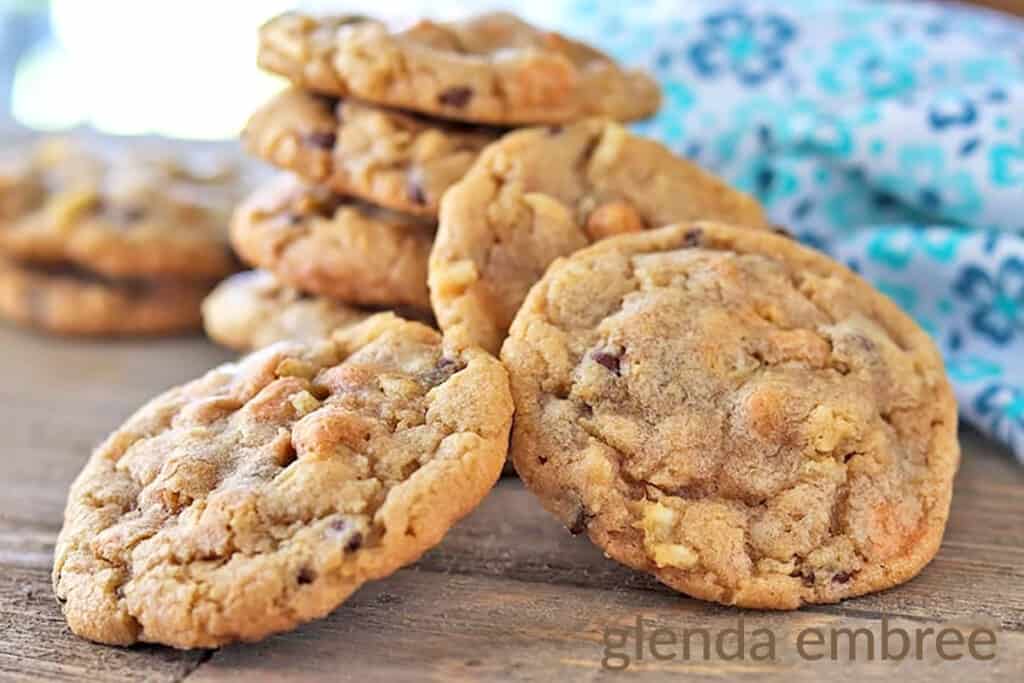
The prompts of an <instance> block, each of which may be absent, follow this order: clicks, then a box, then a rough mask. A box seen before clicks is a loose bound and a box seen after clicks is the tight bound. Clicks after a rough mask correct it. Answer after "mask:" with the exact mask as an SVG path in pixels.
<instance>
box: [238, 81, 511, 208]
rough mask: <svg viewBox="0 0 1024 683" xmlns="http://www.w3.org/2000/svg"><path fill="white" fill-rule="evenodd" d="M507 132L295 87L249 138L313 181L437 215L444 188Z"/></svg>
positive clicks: (253, 147)
mask: <svg viewBox="0 0 1024 683" xmlns="http://www.w3.org/2000/svg"><path fill="white" fill-rule="evenodd" d="M501 133H502V129H500V128H488V127H484V126H471V125H465V124H458V123H454V122H446V121H441V120H437V119H427V118H425V117H421V116H414V115H411V114H406V113H400V112H397V111H394V110H389V109H380V108H377V107H373V106H370V105H366V104H363V103H362V102H358V101H355V100H335V99H331V98H327V97H323V96H318V95H314V94H311V93H308V92H305V91H302V90H299V89H297V88H293V89H290V90H286V91H285V92H283V93H281V94H279V95H277V96H276V97H274V98H273V99H272V100H271V101H270V102H268V103H267V104H265V105H264V106H263V107H261V108H260V109H259V110H258V111H257V112H256V113H255V114H253V116H252V117H251V118H250V119H249V123H248V125H247V126H246V128H245V132H244V134H243V139H244V141H245V143H246V146H247V147H248V149H249V150H250V151H251V152H252V153H253V154H255V155H256V156H258V157H260V158H262V159H264V160H266V161H269V162H270V163H272V164H275V165H276V166H278V167H280V168H283V169H285V170H289V171H293V172H295V173H296V174H298V175H299V176H301V177H302V178H303V179H304V180H306V181H307V182H310V183H314V184H317V185H323V186H325V187H327V188H330V189H332V190H334V191H336V192H338V193H340V194H346V195H351V196H355V197H359V198H361V199H364V200H366V201H367V202H369V203H372V204H376V205H378V206H382V207H386V208H390V209H395V210H398V211H404V212H406V213H410V214H416V215H420V216H433V217H436V216H437V209H438V205H439V203H440V201H441V195H442V194H444V191H445V190H447V189H448V188H449V187H450V186H451V185H452V184H453V183H455V182H456V181H457V180H459V179H460V178H462V176H463V175H464V174H465V172H466V171H467V170H468V169H469V167H470V166H471V165H472V164H473V162H474V161H475V160H476V157H477V155H478V154H479V153H480V151H481V150H482V149H483V148H484V147H485V146H487V145H488V144H489V143H491V142H493V141H494V140H496V139H497V138H498V137H499V136H500V135H501Z"/></svg>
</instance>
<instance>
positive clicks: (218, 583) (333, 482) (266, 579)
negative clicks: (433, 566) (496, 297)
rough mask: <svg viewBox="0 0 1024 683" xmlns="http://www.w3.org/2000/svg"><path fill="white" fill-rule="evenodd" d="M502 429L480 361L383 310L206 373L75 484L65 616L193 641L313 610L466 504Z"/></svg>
mask: <svg viewBox="0 0 1024 683" xmlns="http://www.w3.org/2000/svg"><path fill="white" fill-rule="evenodd" d="M511 419H512V401H511V397H510V395H509V389H508V378H507V375H506V373H505V370H504V368H503V367H502V366H501V364H500V363H499V362H498V361H497V360H496V359H494V358H493V357H491V356H489V355H487V354H485V353H483V352H482V351H480V350H478V349H469V350H464V349H456V348H453V347H451V346H449V345H447V344H446V343H445V342H443V341H442V339H441V336H440V335H439V334H438V333H437V332H435V331H434V330H432V329H430V328H429V327H426V326H425V325H421V324H419V323H413V322H407V321H403V320H401V319H399V318H397V317H395V316H393V315H390V314H382V315H378V316H374V317H372V318H370V319H368V320H366V321H364V322H363V323H361V324H359V325H356V326H354V327H349V328H346V329H344V330H342V331H339V332H338V333H336V334H335V336H334V337H333V339H332V340H331V341H329V342H324V343H320V344H316V345H305V344H300V343H293V342H282V343H280V344H275V345H273V346H269V347H267V348H265V349H263V350H261V351H258V352H256V353H255V354H253V355H250V356H248V357H246V358H243V359H242V360H240V361H239V362H238V363H235V364H229V365H225V366H222V367H220V368H217V369H215V370H212V371H211V372H209V373H208V374H207V375H206V376H204V377H202V378H200V379H198V380H195V381H193V382H191V383H189V384H185V385H184V386H181V387H178V388H175V389H172V390H170V391H168V392H167V393H165V394H163V395H162V396H159V397H158V398H155V399H154V400H152V401H151V402H150V403H149V404H148V405H146V406H144V407H143V408H142V409H140V410H139V411H138V412H137V413H136V414H135V415H134V416H132V417H131V418H129V419H128V421H127V422H126V423H125V424H124V425H123V426H122V427H121V428H119V429H118V430H117V431H115V432H114V433H113V434H112V435H111V436H110V437H109V438H108V439H107V440H106V441H105V442H104V443H103V444H102V445H100V446H99V448H98V449H97V450H96V451H95V452H94V453H93V455H92V457H91V459H90V460H89V462H88V463H87V464H86V466H85V469H84V470H83V471H82V473H81V474H80V475H79V476H78V478H77V479H76V480H75V482H74V484H73V485H72V487H71V492H70V494H69V500H68V504H67V508H66V511H65V517H64V528H63V529H62V530H61V533H60V536H59V537H58V540H57V545H56V549H55V553H54V556H55V557H54V568H53V585H54V591H55V593H56V596H57V599H58V601H59V602H60V603H61V605H62V608H63V611H64V616H65V618H66V619H67V622H68V625H69V626H70V627H71V630H72V631H74V632H75V633H76V634H78V635H80V636H82V637H85V638H89V639H90V640H95V641H99V642H103V643H111V644H118V645H127V644H130V643H134V642H139V641H144V642H154V643H164V644H167V645H172V646H174V647H179V648H190V647H216V646H219V645H223V644H225V643H229V642H232V641H239V640H241V641H253V640H258V639H260V638H263V637H264V636H267V635H269V634H271V633H275V632H279V631H284V630H288V629H291V628H294V627H295V626H297V625H299V624H301V623H303V622H306V621H310V620H312V619H317V618H320V617H322V616H324V615H326V614H327V613H328V612H330V611H331V610H333V609H334V608H335V607H337V606H338V604H340V603H341V602H342V601H344V600H345V599H346V598H347V597H348V596H349V595H350V594H351V593H352V592H353V591H355V590H356V589H357V588H358V587H359V586H360V585H362V584H363V583H365V582H366V581H369V580H372V579H377V578H381V577H384V576H387V575H388V574H390V573H392V572H394V571H395V570H396V569H398V568H399V567H401V566H403V565H406V564H409V563H411V562H414V561H415V560H416V559H417V558H419V556H420V555H421V554H422V553H423V552H424V551H426V550H427V549H428V548H430V547H432V546H434V545H436V544H437V543H438V542H439V541H440V540H441V538H442V537H443V536H444V534H445V532H446V531H447V530H448V529H449V528H450V527H451V526H452V524H454V523H455V522H456V521H457V520H459V519H460V518H461V517H463V516H464V515H466V514H467V513H468V512H469V511H470V510H472V509H473V508H474V507H475V506H476V505H477V504H478V503H479V502H480V500H481V499H482V498H483V497H484V496H485V495H486V493H487V492H488V490H489V489H490V488H491V486H492V485H493V484H494V482H495V481H496V480H497V478H498V474H499V472H500V471H501V466H502V462H503V461H504V458H505V453H506V450H507V440H508V431H509V424H510V422H511Z"/></svg>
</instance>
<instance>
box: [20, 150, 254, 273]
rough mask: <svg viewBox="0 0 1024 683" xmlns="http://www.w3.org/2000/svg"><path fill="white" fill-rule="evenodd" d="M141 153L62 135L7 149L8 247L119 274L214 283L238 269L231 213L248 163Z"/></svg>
mask: <svg viewBox="0 0 1024 683" xmlns="http://www.w3.org/2000/svg"><path fill="white" fill-rule="evenodd" d="M133 150H134V151H129V150H126V149H119V148H116V147H113V146H112V147H111V148H110V149H106V148H103V147H102V146H101V145H100V144H99V143H96V144H86V143H74V142H71V141H68V140H62V139H53V140H48V141H45V142H43V143H40V144H38V145H37V146H36V147H35V148H34V149H29V148H18V149H15V150H13V151H10V152H6V153H5V159H4V160H3V163H2V164H0V254H4V255H6V256H7V257H9V258H13V259H15V260H19V261H23V262H32V263H40V264H63V263H72V264H75V265H77V266H80V267H81V268H84V269H86V270H90V271H93V272H96V273H100V274H102V275H106V276H108V277H113V278H125V277H127V278H135V277H142V278H175V279H186V278H188V279H196V280H210V279H216V278H219V277H222V276H224V275H226V274H228V273H231V272H233V271H234V270H237V268H238V263H237V261H236V260H235V258H234V255H233V254H232V252H231V249H230V247H229V244H228V220H229V217H230V214H231V208H232V206H233V205H234V203H235V202H236V201H237V200H238V198H239V196H240V193H241V187H240V186H241V185H242V182H243V181H242V177H241V175H240V171H239V169H238V168H236V167H235V166H234V165H232V164H231V163H230V162H228V161H226V160H223V159H215V160H213V162H212V163H209V164H207V165H208V166H210V168H207V169H206V170H203V168H201V167H200V165H199V161H200V160H198V159H196V160H187V159H185V158H184V156H183V155H181V154H173V155H172V154H170V153H169V152H166V151H162V150H159V149H157V148H155V147H154V148H153V149H152V150H147V149H146V148H145V147H143V151H138V148H133Z"/></svg>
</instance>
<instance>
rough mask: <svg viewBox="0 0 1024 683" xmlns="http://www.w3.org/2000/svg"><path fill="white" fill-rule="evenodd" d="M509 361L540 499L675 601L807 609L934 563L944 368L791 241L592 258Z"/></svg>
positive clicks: (719, 237) (530, 480)
mask: <svg viewBox="0 0 1024 683" xmlns="http://www.w3.org/2000/svg"><path fill="white" fill-rule="evenodd" d="M502 360H503V361H504V363H505V365H506V367H507V368H508V371H509V374H510V378H511V381H512V391H513V397H514V399H515V403H516V406H517V413H516V420H515V429H514V433H513V438H512V446H511V454H512V458H513V459H514V462H515V466H516V470H517V471H518V472H519V475H520V477H522V479H523V480H524V481H525V482H526V485H527V486H528V487H529V488H530V489H531V490H532V491H533V492H534V493H535V494H536V495H537V496H538V497H539V498H540V500H541V501H542V502H543V504H544V506H545V507H546V508H547V509H548V510H550V511H551V512H553V513H554V514H555V515H556V516H557V517H558V518H559V519H561V520H562V522H564V523H565V524H566V525H567V526H568V527H569V529H570V530H571V531H573V532H574V533H583V532H586V533H587V534H588V535H589V536H590V539H591V540H592V541H593V542H594V543H596V544H597V545H598V546H600V547H601V548H603V549H604V550H605V552H606V553H607V554H608V555H609V556H611V557H612V558H614V559H616V560H618V561H619V562H622V563H624V564H626V565H628V566H630V567H633V568H636V569H639V570H641V571H645V572H650V573H652V574H654V575H655V576H656V577H657V578H658V579H660V580H661V581H662V582H664V583H665V584H667V585H668V586H671V587H672V588H674V589H676V590H679V591H683V592H685V593H688V594H690V595H692V596H695V597H698V598H702V599H705V600H713V601H717V602H721V603H724V604H729V605H739V606H742V607H753V608H766V609H793V608H796V607H799V606H800V605H802V604H807V603H830V602H836V601H838V600H841V599H843V598H848V597H852V596H856V595H861V594H864V593H869V592H872V591H878V590H883V589H886V588H889V587H892V586H895V585H897V584H899V583H902V582H904V581H907V580H908V579H910V578H911V577H913V576H914V575H916V574H917V573H918V572H919V571H921V569H922V568H923V567H924V566H925V564H927V563H928V562H929V561H930V560H931V558H932V557H933V556H934V555H935V552H936V551H937V550H938V547H939V543H940V542H941V539H942V533H943V529H944V527H945V524H946V519H947V516H948V513H949V503H950V497H951V493H952V483H953V477H954V474H955V472H956V469H957V465H958V462H959V447H958V444H957V438H956V427H957V410H956V403H955V400H954V398H953V393H952V390H951V387H950V384H949V381H948V380H947V378H946V376H945V373H944V370H943V364H942V359H941V357H940V355H939V352H938V351H937V349H936V348H935V346H934V344H933V343H932V342H931V340H930V339H929V337H928V335H927V334H926V333H925V332H924V331H923V330H921V329H920V328H919V327H918V326H917V325H916V324H915V323H914V322H913V321H912V320H911V319H910V318H909V317H907V316H906V315H905V314H904V313H903V312H902V311H900V310H899V309H898V308H897V306H896V305H895V304H894V303H893V302H892V301H890V300H889V299H887V298H886V297H884V296H882V295H881V294H880V293H879V292H877V291H876V290H875V289H873V288H872V287H871V286H870V285H868V284H867V283H866V282H864V281H863V280H862V279H860V278H859V277H858V276H856V275H854V274H853V273H852V272H850V271H849V270H847V269H846V268H845V267H843V266H841V265H840V264H838V263H836V262H835V261H832V260H831V259H829V258H828V257H826V256H824V255H823V254H820V253H818V252H815V251H813V250H811V249H808V248H806V247H803V246H801V245H799V244H797V243H796V242H794V241H791V240H788V239H786V238H785V237H782V236H779V235H775V234H772V233H771V232H769V231H752V230H746V229H743V228H734V227H727V226H724V225H717V224H712V223H696V224H694V223H691V224H681V225H675V226H670V227H666V228H663V229H660V230H653V231H648V232H644V233H640V234H635V235H624V236H621V237H616V238H613V239H610V240H606V241H604V242H601V243H599V244H596V245H594V246H592V247H590V248H587V249H584V250H582V251H580V252H578V253H576V254H574V255H573V256H571V257H570V258H568V259H563V260H559V261H558V262H557V263H556V264H554V265H553V266H552V267H551V269H550V270H549V271H548V272H547V274H546V275H545V276H544V278H543V279H542V280H541V281H540V282H539V283H538V284H537V286H536V287H534V288H533V290H531V292H530V295H529V297H528V298H527V300H526V302H525V303H524V304H523V308H522V310H521V311H520V312H519V314H518V315H517V316H516V319H515V322H514V323H513V325H512V329H511V331H510V334H509V338H508V339H507V340H506V341H505V345H504V347H503V349H502Z"/></svg>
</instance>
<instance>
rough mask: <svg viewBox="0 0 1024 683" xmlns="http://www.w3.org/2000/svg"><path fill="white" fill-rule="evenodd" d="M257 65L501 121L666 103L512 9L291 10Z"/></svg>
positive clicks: (632, 111) (270, 32)
mask: <svg viewBox="0 0 1024 683" xmlns="http://www.w3.org/2000/svg"><path fill="white" fill-rule="evenodd" d="M259 64H260V66H262V67H263V68H264V69H267V70H269V71H272V72H274V73H278V74H280V75H282V76H285V77H286V78H288V79H289V80H291V81H292V83H294V84H295V85H297V86H299V87H301V88H303V89H306V90H312V91H315V92H321V93H326V94H332V95H338V96H343V97H344V96H349V95H351V96H355V97H358V98H360V99H363V100H366V101H368V102H374V103H377V104H383V105H387V106H390V107H397V108H400V109H408V110H412V111H418V112H422V113H425V114H432V115H434V116H440V117H443V118H450V119H455V120H458V121H474V122H478V123H490V124H494V125H505V126H507V125H519V124H530V123H556V122H565V121H572V120H575V119H579V118H582V117H585V116H607V117H609V118H614V119H618V120H631V119H638V118H643V117H645V116H649V115H650V114H653V113H654V112H655V111H656V110H657V108H658V105H659V103H660V94H659V90H658V85H657V83H655V81H654V80H653V79H652V78H651V77H650V76H648V75H647V74H644V73H642V72H640V71H634V70H627V69H623V68H621V67H620V66H619V65H618V64H616V63H615V62H614V61H613V60H612V59H611V58H610V57H608V56H607V55H605V54H604V53H602V52H599V51H598V50H595V49H594V48H592V47H590V46H588V45H585V44H583V43H580V42H578V41H575V40H571V39H569V38H567V37H565V36H562V35H560V34H558V33H553V32H549V31H544V30H541V29H539V28H536V27H534V26H531V25H530V24H528V23H526V22H525V21H522V20H521V19H519V18H517V17H515V16H513V15H511V14H506V13H491V14H482V15H479V16H476V17H473V18H470V19H467V20H465V21H457V22H451V23H437V22H433V21H429V20H423V21H419V22H417V23H416V24H414V25H412V26H411V27H409V28H407V29H405V30H402V31H392V30H390V29H389V28H388V27H387V26H386V25H385V24H383V23H381V22H379V21H374V20H371V19H367V18H365V17H354V16H331V17H313V16H310V15H307V14H301V13H294V12H293V13H287V14H283V15H281V16H279V17H276V18H274V19H272V20H270V21H269V22H267V23H266V24H265V25H264V26H263V28H262V29H261V30H260V46H259Z"/></svg>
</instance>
